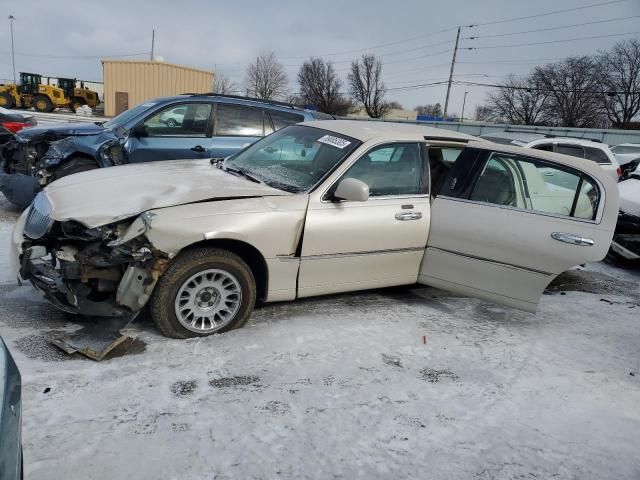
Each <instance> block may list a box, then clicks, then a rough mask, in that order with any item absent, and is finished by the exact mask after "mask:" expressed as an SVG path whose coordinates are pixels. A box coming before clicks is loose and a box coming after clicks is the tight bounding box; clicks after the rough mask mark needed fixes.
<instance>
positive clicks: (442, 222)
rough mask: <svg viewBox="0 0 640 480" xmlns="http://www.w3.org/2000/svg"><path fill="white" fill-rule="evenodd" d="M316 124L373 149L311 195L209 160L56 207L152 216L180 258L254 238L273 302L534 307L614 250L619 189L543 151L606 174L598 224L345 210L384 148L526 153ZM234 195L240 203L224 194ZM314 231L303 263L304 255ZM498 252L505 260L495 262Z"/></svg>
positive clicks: (78, 193)
mask: <svg viewBox="0 0 640 480" xmlns="http://www.w3.org/2000/svg"><path fill="white" fill-rule="evenodd" d="M307 125H309V126H315V127H318V128H323V129H325V130H330V131H335V132H337V133H341V134H344V135H348V136H351V137H353V138H357V139H359V140H361V141H362V142H363V144H362V145H361V146H360V147H359V148H358V149H356V151H355V152H353V153H352V154H351V156H350V157H349V158H348V159H347V160H346V161H345V162H344V163H343V164H342V165H340V166H339V167H338V168H337V169H336V171H334V172H333V173H332V174H331V175H330V176H329V177H328V178H326V179H325V180H324V181H323V183H322V184H321V185H320V186H319V187H318V188H317V189H316V190H315V191H313V192H311V193H310V194H305V193H301V194H290V193H287V192H283V191H280V190H276V189H273V188H270V187H268V186H265V185H260V184H254V183H251V182H250V181H248V180H246V179H242V178H236V177H234V176H233V175H231V174H229V173H225V172H223V171H221V170H219V169H217V168H215V167H212V166H210V165H209V163H208V161H193V160H190V161H174V162H155V163H154V164H138V165H130V166H124V167H115V168H109V169H100V170H99V171H95V172H87V173H81V174H76V175H73V176H70V177H67V178H63V179H61V180H58V181H56V182H54V183H53V184H52V185H50V186H49V187H48V188H47V189H46V192H47V195H48V196H49V198H50V199H51V201H52V203H53V214H52V216H53V218H54V219H55V220H67V219H74V220H77V221H79V222H81V223H83V224H85V225H86V226H88V227H94V226H100V225H104V224H107V223H110V222H113V221H114V219H123V218H128V217H131V216H135V215H137V214H139V213H141V212H143V211H150V212H151V213H152V214H153V215H152V216H151V219H150V223H149V228H148V230H147V232H146V236H147V238H148V239H149V241H150V242H151V243H152V244H153V246H154V247H155V248H157V249H159V250H161V251H163V252H165V253H167V254H168V255H169V257H173V256H175V255H176V254H178V253H179V252H180V251H181V250H182V249H184V248H185V247H187V246H189V245H192V244H194V243H198V242H203V241H206V240H216V239H217V240H223V239H232V240H236V241H242V242H245V243H247V244H249V245H251V246H253V247H255V248H256V249H257V250H258V251H259V252H260V253H261V254H262V256H263V257H264V259H265V262H266V264H267V266H268V294H267V301H278V300H291V299H294V298H296V296H298V297H302V296H310V295H319V294H325V293H332V292H340V291H348V290H357V289H363V288H374V287H384V286H390V285H398V284H407V283H413V282H415V281H416V280H418V281H420V282H422V283H426V284H429V285H434V286H439V287H443V288H446V289H449V290H453V291H457V292H459V293H463V294H468V295H471V296H479V297H482V298H487V299H490V300H493V301H497V302H499V303H504V304H507V305H511V306H515V307H518V308H524V309H526V310H530V311H531V310H533V309H534V308H535V305H536V304H537V302H538V300H539V298H540V294H541V292H542V289H543V288H544V287H545V286H546V284H547V283H548V282H549V281H550V280H551V279H552V278H553V277H554V276H555V275H557V274H558V273H560V271H563V270H566V269H568V268H571V267H573V266H575V265H578V264H581V263H584V262H587V261H596V260H600V259H601V258H603V257H604V255H605V254H606V250H607V248H608V245H609V243H610V240H611V236H612V234H613V230H614V226H615V221H616V218H617V203H618V200H617V188H616V185H615V184H614V183H613V181H612V180H611V178H610V177H609V176H608V175H607V174H606V173H605V172H603V170H602V169H600V168H599V167H598V166H597V165H596V164H595V163H594V164H593V165H590V164H589V163H588V162H584V161H580V160H579V159H575V160H574V159H573V158H572V157H567V156H564V155H558V154H553V153H547V152H543V151H535V150H531V151H527V152H526V155H528V156H530V157H533V158H542V159H547V160H550V161H553V162H556V163H559V164H562V165H568V166H570V167H572V168H575V169H577V170H580V171H583V172H585V173H587V174H588V175H590V176H591V177H592V178H595V179H597V180H598V182H599V183H600V185H601V186H602V187H603V188H602V190H603V192H605V191H606V195H605V196H604V198H603V200H602V201H601V204H600V212H599V213H598V220H597V221H596V222H589V221H579V220H575V219H569V218H567V217H560V216H553V215H540V214H537V213H531V212H524V211H521V210H517V209H509V208H500V207H496V206H490V205H487V204H482V203H479V202H466V201H459V200H454V199H449V198H446V197H438V198H437V199H436V200H435V202H434V203H433V204H432V205H431V204H430V202H431V199H430V197H429V196H427V195H413V196H398V197H388V198H375V197H374V198H370V199H369V200H368V201H366V202H340V203H335V202H330V201H327V199H326V198H324V197H325V194H326V192H327V190H328V189H329V188H331V187H332V186H333V185H334V184H335V183H336V182H338V181H339V180H340V179H341V178H342V175H343V174H344V172H345V171H346V170H347V169H348V168H349V167H350V166H351V165H352V164H353V163H354V162H355V161H356V160H357V159H358V158H359V157H360V156H362V155H363V154H364V153H365V152H367V151H368V150H369V149H371V148H373V147H374V146H376V145H380V144H384V143H390V142H407V141H414V142H425V139H426V142H427V143H433V142H434V141H435V142H437V141H446V142H447V144H451V142H454V144H455V142H456V141H460V142H463V143H466V142H469V145H471V146H474V147H476V148H485V149H488V150H497V151H502V152H505V151H506V152H509V153H514V154H520V155H522V154H523V150H522V149H520V148H513V147H508V146H504V145H496V144H492V143H490V142H486V141H473V140H472V139H473V137H470V136H468V135H464V134H459V133H456V132H450V131H447V130H439V129H433V128H428V127H420V126H416V125H402V124H393V123H380V122H360V121H320V122H309V123H308V124H307ZM168 178H170V181H167V179H168ZM133 192H136V193H133ZM137 192H139V193H137ZM216 197H218V198H220V197H222V198H223V199H216ZM229 197H232V199H227V200H225V199H224V198H229ZM241 197H256V198H241ZM208 199H211V201H208ZM189 202H196V203H189ZM180 204H182V205H180ZM307 207H308V209H307ZM402 212H414V213H420V218H419V219H416V220H412V221H407V222H405V221H402V220H398V219H396V214H398V213H402ZM23 225H24V222H22V224H21V223H20V222H18V225H17V227H16V231H15V233H14V237H13V241H14V250H16V251H19V249H20V244H21V242H22V228H23ZM303 229H304V236H303V237H302V251H301V256H300V257H297V256H296V252H297V250H296V249H297V248H298V245H299V242H300V238H301V234H302V232H303ZM556 230H557V231H566V232H568V233H575V234H580V235H584V236H587V237H590V238H593V239H594V241H595V242H596V245H595V246H594V247H583V246H574V245H568V244H559V243H558V242H557V241H555V240H552V239H551V238H550V236H549V232H550V231H556ZM427 242H428V244H427ZM427 245H428V247H427V249H426V250H425V246H427ZM540 245H544V246H545V248H548V250H549V254H548V255H531V251H532V248H534V247H535V248H534V250H533V251H540V250H541V248H540ZM425 251H426V255H425ZM491 255H495V256H496V257H497V258H498V259H500V260H499V261H498V262H490V261H487V260H486V259H487V258H491ZM423 257H424V258H423ZM522 267H524V268H522Z"/></svg>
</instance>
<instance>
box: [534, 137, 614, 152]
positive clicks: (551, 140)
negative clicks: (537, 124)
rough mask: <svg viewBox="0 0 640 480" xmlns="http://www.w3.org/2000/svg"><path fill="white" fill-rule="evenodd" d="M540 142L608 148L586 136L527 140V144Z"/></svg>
mask: <svg viewBox="0 0 640 480" xmlns="http://www.w3.org/2000/svg"><path fill="white" fill-rule="evenodd" d="M540 143H566V144H573V145H587V146H589V147H595V148H600V149H601V150H604V149H605V148H609V147H607V145H605V144H604V143H602V142H596V141H594V140H589V139H586V138H573V137H545V138H541V139H539V140H534V141H533V142H529V143H528V144H527V145H533V144H536V145H537V144H540Z"/></svg>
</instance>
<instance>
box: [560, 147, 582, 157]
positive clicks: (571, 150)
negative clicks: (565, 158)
mask: <svg viewBox="0 0 640 480" xmlns="http://www.w3.org/2000/svg"><path fill="white" fill-rule="evenodd" d="M558 153H562V154H563V155H571V156H572V157H580V158H584V149H583V148H582V147H581V146H579V145H562V144H558Z"/></svg>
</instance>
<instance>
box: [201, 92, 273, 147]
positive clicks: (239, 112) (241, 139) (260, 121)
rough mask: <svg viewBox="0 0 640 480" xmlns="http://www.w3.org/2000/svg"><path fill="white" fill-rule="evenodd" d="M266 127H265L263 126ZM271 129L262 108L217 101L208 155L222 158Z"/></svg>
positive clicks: (249, 143) (259, 137)
mask: <svg viewBox="0 0 640 480" xmlns="http://www.w3.org/2000/svg"><path fill="white" fill-rule="evenodd" d="M265 127H266V128H265ZM265 129H266V131H267V132H268V133H270V132H271V131H272V128H271V123H270V121H269V117H268V116H266V115H265V111H264V109H262V108H257V107H251V106H247V105H238V104H233V103H218V104H217V106H216V121H215V128H214V134H213V137H212V138H211V141H210V144H209V148H208V151H209V153H208V156H210V157H212V158H224V157H228V156H229V155H233V154H234V153H236V152H238V151H239V150H241V149H243V148H244V147H247V146H249V145H251V144H252V143H254V142H255V141H257V140H259V139H261V138H262V137H263V136H264V134H265Z"/></svg>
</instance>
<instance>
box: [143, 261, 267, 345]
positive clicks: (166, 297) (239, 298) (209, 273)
mask: <svg viewBox="0 0 640 480" xmlns="http://www.w3.org/2000/svg"><path fill="white" fill-rule="evenodd" d="M255 302H256V282H255V279H254V277H253V274H252V273H251V269H250V268H249V267H248V265H247V264H246V263H245V262H244V260H242V259H241V258H240V257H239V256H238V255H236V254H235V253H232V252H229V251H228V250H222V249H219V248H198V249H194V250H187V251H186V252H183V253H181V254H180V255H179V256H178V257H177V258H176V259H175V261H174V262H173V263H171V265H170V266H169V268H168V269H167V270H166V271H165V272H164V274H163V275H162V277H161V278H160V280H159V281H158V284H157V285H156V288H155V290H154V292H153V296H152V297H151V302H150V303H151V305H150V308H151V317H152V318H153V321H154V322H155V324H156V326H157V327H158V329H159V330H160V331H161V332H162V333H163V334H164V335H165V336H167V337H171V338H191V337H204V336H207V335H211V334H213V333H223V332H227V331H229V330H233V329H234V328H240V327H242V326H243V325H244V324H245V323H246V322H247V320H248V319H249V317H250V316H251V312H252V311H253V307H254V305H255Z"/></svg>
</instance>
